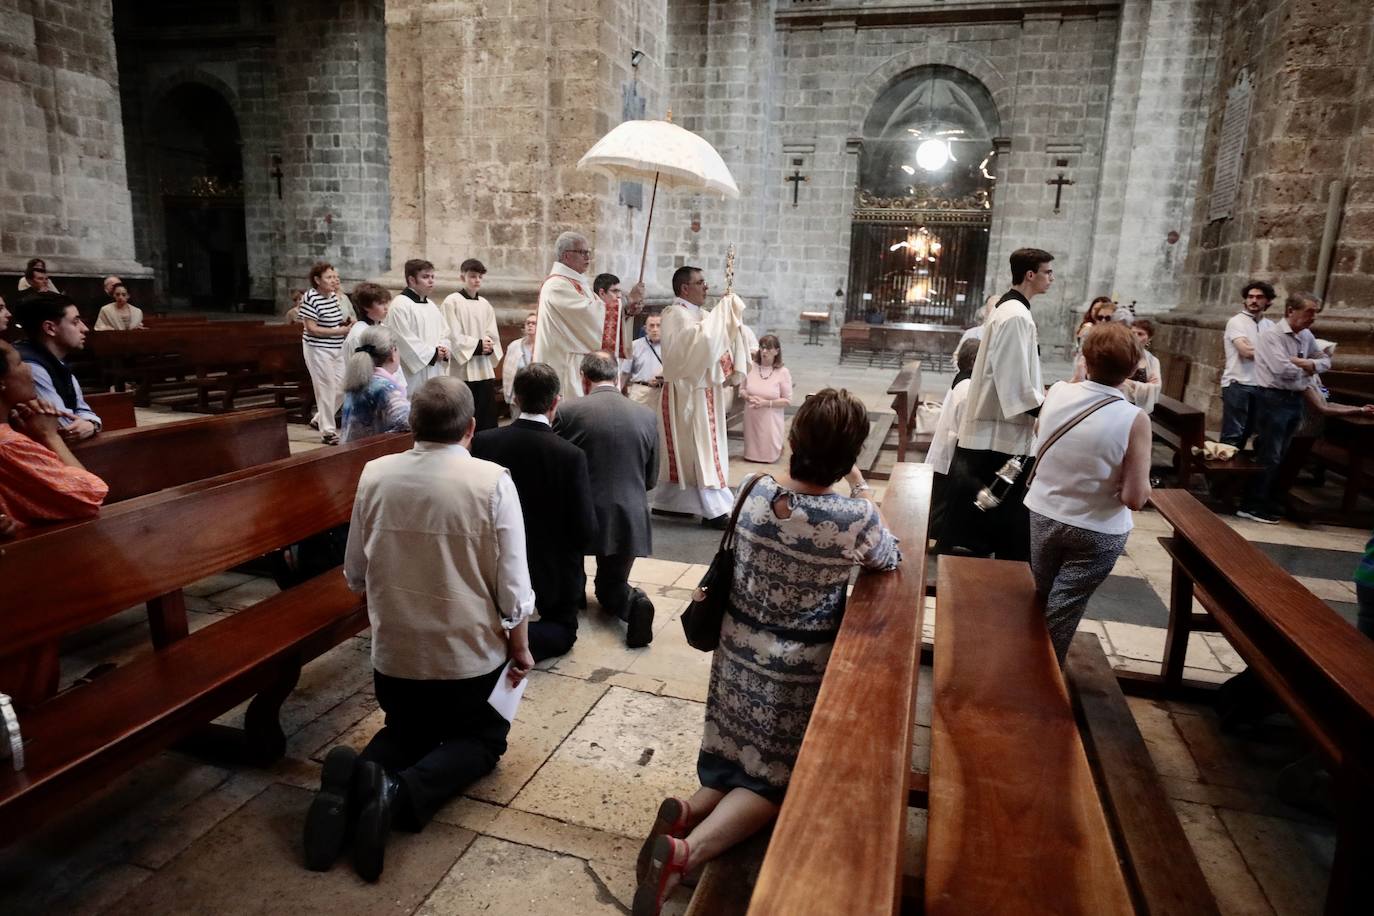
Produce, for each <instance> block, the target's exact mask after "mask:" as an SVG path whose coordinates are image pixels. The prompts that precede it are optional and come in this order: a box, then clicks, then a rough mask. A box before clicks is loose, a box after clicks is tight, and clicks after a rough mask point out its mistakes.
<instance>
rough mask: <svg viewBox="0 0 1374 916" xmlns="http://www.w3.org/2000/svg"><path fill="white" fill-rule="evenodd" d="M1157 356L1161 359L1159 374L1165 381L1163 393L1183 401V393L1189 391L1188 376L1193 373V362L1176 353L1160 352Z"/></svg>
mask: <svg viewBox="0 0 1374 916" xmlns="http://www.w3.org/2000/svg"><path fill="white" fill-rule="evenodd" d="M1155 356H1156V357H1157V358H1158V359H1159V374H1160V375H1161V376H1162V377H1163V380H1164V385H1163V388H1162V390H1161V393H1162V394H1166V395H1168V396H1169V397H1171V398H1175V399H1177V400H1182V399H1183V393H1184V392H1185V391H1187V390H1188V375H1189V373H1190V372H1191V371H1192V368H1193V361H1192V360H1191V359H1189V358H1188V357H1186V356H1180V355H1178V354H1176V353H1165V352H1159V353H1156V354H1155Z"/></svg>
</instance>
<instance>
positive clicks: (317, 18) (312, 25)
mask: <svg viewBox="0 0 1374 916" xmlns="http://www.w3.org/2000/svg"><path fill="white" fill-rule="evenodd" d="M383 6H384V3H383V0H344V2H338V0H291V2H289V3H283V4H279V5H278V7H277V9H278V29H277V36H278V43H277V72H278V78H277V84H278V87H279V95H278V97H279V99H280V108H281V118H280V123H281V156H282V172H283V179H282V189H283V200H282V206H281V207H280V208H279V209H278V211H277V212H278V213H279V214H280V217H279V218H280V219H281V220H282V225H281V228H280V232H279V234H278V237H279V238H282V239H283V240H284V244H283V246H282V250H281V251H280V252H278V253H277V255H276V258H275V267H274V271H273V273H274V275H275V277H276V286H277V300H278V301H279V302H280V301H282V300H283V299H284V298H285V297H286V293H285V291H286V289H287V288H289V287H292V286H297V287H299V286H304V285H305V284H306V278H307V275H308V272H309V268H310V264H311V263H313V262H314V261H317V260H327V261H330V262H332V263H333V264H334V265H335V266H336V267H337V268H338V270H339V275H340V276H341V277H342V278H343V281H344V287H345V289H347V288H349V287H351V286H352V284H353V283H354V282H356V281H357V280H361V279H366V278H368V277H372V276H376V275H377V274H380V273H382V272H383V271H384V270H385V269H386V267H387V264H388V261H389V260H390V246H389V244H388V240H389V235H388V232H389V228H390V210H389V208H390V205H391V196H390V193H389V169H388V165H387V92H386V76H387V70H386V57H387V48H386V36H385V33H384V29H383Z"/></svg>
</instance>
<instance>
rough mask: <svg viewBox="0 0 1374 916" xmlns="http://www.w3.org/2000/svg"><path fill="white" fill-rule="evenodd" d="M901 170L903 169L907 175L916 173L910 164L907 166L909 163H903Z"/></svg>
mask: <svg viewBox="0 0 1374 916" xmlns="http://www.w3.org/2000/svg"><path fill="white" fill-rule="evenodd" d="M902 171H903V172H906V173H907V174H908V175H915V174H916V170H915V169H913V168H912V167H911V166H909V165H903V166H902Z"/></svg>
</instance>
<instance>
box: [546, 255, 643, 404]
mask: <svg viewBox="0 0 1374 916" xmlns="http://www.w3.org/2000/svg"><path fill="white" fill-rule="evenodd" d="M554 258H555V260H554V263H553V267H552V268H550V270H549V275H548V277H546V278H545V280H544V285H543V286H541V287H540V288H539V330H538V332H537V333H536V334H535V338H534V361H535V362H537V363H547V364H548V365H549V366H552V367H553V370H554V372H556V373H558V381H559V382H560V383H561V394H562V396H563V397H565V398H575V397H581V396H582V374H581V373H582V370H581V366H582V357H584V356H586V355H587V354H588V353H595V352H596V351H598V350H605V351H606V352H607V353H610V354H611V355H612V356H613V357H614V358H616V359H617V360H620V359H625V358H627V357H628V356H629V353H630V340H629V335H630V322H627V321H626V320H625V319H626V318H627V317H628V316H631V315H636V314H638V313H639V308H640V305H641V303H642V302H643V301H644V284H643V283H636V284H635V285H634V287H633V288H632V289H631V290H630V295H629V304H628V306H627V307H626V308H624V309H623V310H622V309H621V308H619V307H618V306H616V305H615V304H607V303H606V302H605V301H603V300H602V298H601V297H600V296H597V295H596V294H595V293H594V292H593V291H592V278H591V277H590V276H588V274H587V271H588V269H589V268H590V267H591V264H592V251H591V246H589V245H588V244H587V238H586V236H584V235H580V234H579V233H576V232H564V233H563V234H562V235H560V236H559V237H558V241H557V242H555V243H554ZM622 311H623V314H622Z"/></svg>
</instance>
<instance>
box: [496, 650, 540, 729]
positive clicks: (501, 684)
mask: <svg viewBox="0 0 1374 916" xmlns="http://www.w3.org/2000/svg"><path fill="white" fill-rule="evenodd" d="M511 664H512V663H511V662H506V667H504V668H502V669H501V676H500V677H499V678H497V680H496V686H495V687H493V688H492V691H491V696H489V697H487V702H488V703H490V704H491V708H492V709H494V710H496V711H497V712H499V713H500V714H501V718H503V719H505V720H506V721H507V722H514V721H515V710H516V708H517V707H518V706H519V705H520V698H521V697H522V696H524V695H525V685H526V684H528V683H529V682H530V679H529V676H528V675H526V676H525V677H524V678H522V679H521V680H520V683H519V684H516V685H515V686H514V687H512V686H511V685H510V666H511Z"/></svg>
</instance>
